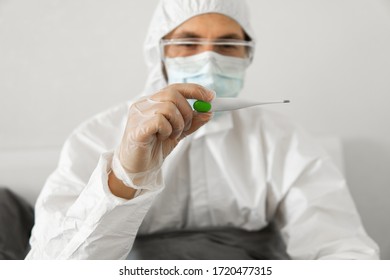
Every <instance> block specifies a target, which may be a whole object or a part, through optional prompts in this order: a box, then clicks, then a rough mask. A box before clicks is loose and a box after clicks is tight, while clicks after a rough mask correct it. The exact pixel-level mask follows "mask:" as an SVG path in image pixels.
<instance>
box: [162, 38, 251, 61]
mask: <svg viewBox="0 0 390 280" xmlns="http://www.w3.org/2000/svg"><path fill="white" fill-rule="evenodd" d="M254 45H255V44H254V42H252V41H245V40H235V39H217V40H209V39H201V38H194V39H193V38H190V39H162V40H161V41H160V48H161V54H162V58H163V60H164V58H166V57H185V56H191V55H196V54H199V53H201V52H204V51H214V52H217V53H219V54H221V55H226V56H232V57H240V58H249V59H252V57H253V49H254Z"/></svg>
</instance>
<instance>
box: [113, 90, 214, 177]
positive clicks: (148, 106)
mask: <svg viewBox="0 0 390 280" xmlns="http://www.w3.org/2000/svg"><path fill="white" fill-rule="evenodd" d="M214 97H215V93H214V92H213V91H210V90H207V89H206V88H204V87H202V86H199V85H196V84H173V85H170V86H168V87H166V88H164V89H163V90H161V91H160V92H158V93H156V94H154V95H152V96H149V97H145V98H143V99H141V100H139V101H137V102H135V103H134V104H133V105H132V106H131V107H130V110H129V115H128V120H127V125H126V129H125V132H124V135H123V138H122V141H121V144H120V147H119V150H118V159H119V161H120V163H121V165H122V167H123V168H124V169H125V170H126V172H128V173H131V174H138V173H140V174H145V172H146V173H147V172H149V171H153V170H158V169H159V168H160V167H161V165H162V162H163V160H164V159H165V158H166V157H167V156H168V155H169V153H170V152H171V151H172V150H173V149H174V148H175V147H176V145H177V144H178V143H179V141H180V140H181V139H183V138H184V137H186V136H187V135H189V134H191V133H193V132H194V131H196V130H197V129H198V128H200V127H201V126H202V125H204V124H205V123H207V122H208V121H209V120H210V118H211V116H212V114H211V113H197V112H196V111H193V110H192V108H191V106H190V105H189V103H188V101H187V99H199V100H204V101H208V102H209V101H211V100H212V99H213V98H214ZM145 175H147V174H145ZM135 183H137V182H135Z"/></svg>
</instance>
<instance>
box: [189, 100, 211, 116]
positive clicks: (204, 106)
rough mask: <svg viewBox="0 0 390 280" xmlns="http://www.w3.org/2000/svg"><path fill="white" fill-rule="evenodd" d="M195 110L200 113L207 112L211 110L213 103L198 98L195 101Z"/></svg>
mask: <svg viewBox="0 0 390 280" xmlns="http://www.w3.org/2000/svg"><path fill="white" fill-rule="evenodd" d="M193 107H194V110H195V111H197V112H200V113H207V112H208V111H210V110H211V104H210V103H209V102H206V101H201V100H197V101H195V102H194V105H193Z"/></svg>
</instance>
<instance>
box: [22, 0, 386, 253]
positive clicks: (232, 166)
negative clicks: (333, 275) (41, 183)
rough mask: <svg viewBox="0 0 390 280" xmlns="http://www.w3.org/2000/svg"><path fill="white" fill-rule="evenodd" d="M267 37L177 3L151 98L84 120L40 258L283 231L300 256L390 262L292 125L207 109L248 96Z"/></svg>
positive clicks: (70, 143)
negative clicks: (209, 232) (158, 236)
mask: <svg viewBox="0 0 390 280" xmlns="http://www.w3.org/2000/svg"><path fill="white" fill-rule="evenodd" d="M253 42H254V35H253V32H252V31H251V28H250V25H249V22H248V14H247V9H246V6H245V4H244V2H243V1H242V0H203V1H202V0H165V1H164V0H163V1H161V2H160V4H159V6H158V7H157V9H156V12H155V15H154V18H153V20H152V23H151V26H150V30H149V34H148V37H147V40H146V44H145V48H146V55H147V60H148V61H147V62H148V67H149V69H150V75H149V79H148V81H147V83H146V88H145V92H144V96H143V97H141V98H140V99H138V100H135V101H133V102H130V103H129V104H124V105H122V106H119V107H117V108H114V109H111V110H109V111H107V112H105V113H102V114H100V115H98V116H96V117H94V118H93V119H91V120H89V121H87V122H85V123H84V124H82V125H81V126H80V127H79V128H78V129H77V130H75V131H74V133H73V134H72V135H71V136H70V137H69V139H68V140H67V141H66V143H65V145H64V148H63V151H62V153H61V158H60V162H59V165H58V168H57V170H56V171H55V172H54V173H53V174H52V175H51V176H50V177H49V179H48V180H47V183H46V185H45V187H44V189H43V191H42V193H41V195H40V197H39V199H38V201H37V205H36V224H35V227H34V229H33V234H32V237H31V247H32V249H31V251H30V253H29V255H28V256H27V258H29V259H32V258H39V259H41V258H45V259H46V258H48V259H54V258H56V259H121V258H126V257H127V255H128V254H129V252H130V251H131V249H132V245H133V242H134V239H135V237H136V235H137V234H151V233H155V232H164V231H174V230H179V231H180V230H186V229H203V228H225V227H231V228H239V229H242V230H246V231H248V232H251V231H258V230H260V229H263V228H265V227H266V226H268V225H269V224H270V223H271V222H273V223H275V225H276V226H277V228H278V230H279V231H280V233H281V236H282V238H283V240H284V242H285V244H286V248H287V253H288V254H289V256H290V257H291V258H293V259H376V258H378V249H377V246H376V244H375V243H374V242H373V241H372V240H371V239H370V238H369V237H368V236H367V234H366V233H365V231H364V229H363V227H362V224H361V221H360V218H359V215H358V213H357V211H356V209H355V206H354V204H353V202H352V199H351V197H350V195H349V192H348V189H347V186H346V184H345V180H344V179H343V177H342V175H341V174H340V172H339V171H338V170H337V169H336V168H335V167H334V165H333V164H332V162H331V160H330V159H329V157H328V156H327V155H326V154H325V153H324V152H323V151H322V150H321V149H320V148H318V147H317V146H316V145H315V144H314V143H313V142H312V141H311V140H310V138H309V137H308V136H307V135H306V134H305V133H304V132H302V131H301V130H300V129H298V128H297V127H296V126H295V125H294V124H292V123H291V122H289V121H287V120H286V119H285V118H284V117H281V116H279V115H276V114H273V113H270V112H267V111H265V110H264V109H261V108H252V109H244V110H239V111H232V112H226V113H223V114H219V115H214V116H213V115H212V114H210V113H196V112H194V111H193V110H192V109H191V107H190V105H189V102H188V101H187V99H198V100H204V101H212V100H213V99H214V98H215V94H216V95H217V97H226V96H230V97H232V96H236V95H237V94H238V93H239V92H240V90H241V88H242V83H243V78H244V72H245V69H246V68H247V66H248V65H249V64H250V62H251V59H252V52H253Z"/></svg>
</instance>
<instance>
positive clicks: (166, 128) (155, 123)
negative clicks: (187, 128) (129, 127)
mask: <svg viewBox="0 0 390 280" xmlns="http://www.w3.org/2000/svg"><path fill="white" fill-rule="evenodd" d="M172 130H173V129H172V125H171V123H170V122H169V121H168V120H167V119H166V118H165V117H164V115H162V114H157V115H155V116H154V117H153V118H150V119H148V120H147V121H145V122H143V123H142V124H140V126H139V128H138V129H137V130H136V134H135V135H134V140H135V142H138V143H145V144H147V143H148V144H150V143H151V142H152V141H153V139H154V137H157V139H158V140H160V141H164V140H166V139H167V138H169V136H170V135H171V134H172Z"/></svg>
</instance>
